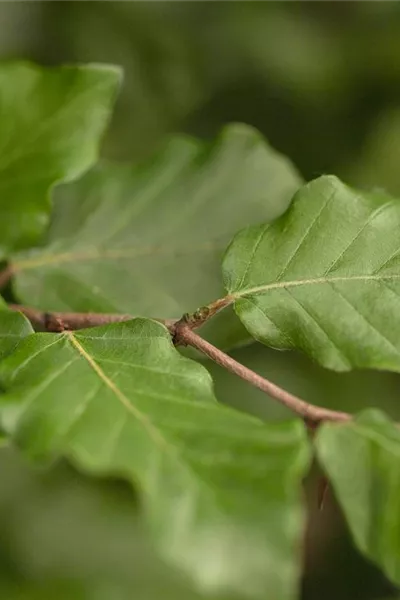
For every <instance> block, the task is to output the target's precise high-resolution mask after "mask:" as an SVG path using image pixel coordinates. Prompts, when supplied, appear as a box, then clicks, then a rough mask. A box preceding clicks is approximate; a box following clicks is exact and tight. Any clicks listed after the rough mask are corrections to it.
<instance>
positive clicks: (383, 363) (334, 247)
mask: <svg viewBox="0 0 400 600" xmlns="http://www.w3.org/2000/svg"><path fill="white" fill-rule="evenodd" d="M223 270H224V279H225V284H226V287H227V289H228V292H229V293H230V294H232V301H234V302H235V309H236V312H237V314H238V315H239V317H240V319H241V321H242V322H243V323H244V325H245V326H246V327H247V329H248V330H249V332H250V333H251V334H252V335H253V336H254V337H255V338H257V339H258V340H260V341H261V342H263V343H265V344H267V345H270V346H272V347H277V348H299V349H301V350H303V351H305V352H306V353H307V354H309V355H310V356H311V357H312V358H313V359H314V360H316V361H317V362H319V363H321V364H322V365H323V366H325V367H329V368H331V369H335V370H338V371H347V370H349V369H351V368H353V367H371V368H379V369H389V370H394V371H398V370H400V319H399V317H398V315H399V314H400V298H399V294H400V202H399V201H398V200H394V199H392V198H389V197H387V196H385V195H383V194H378V193H375V194H366V193H359V192H355V191H353V190H352V189H350V188H349V187H347V186H346V185H344V184H343V183H341V182H340V181H339V180H337V179H336V178H335V177H321V178H319V179H316V180H315V181H312V182H311V183H309V184H308V185H306V186H304V187H303V188H302V189H301V190H300V191H299V192H298V193H297V194H296V195H295V198H294V201H293V204H292V205H291V208H290V210H289V211H288V212H287V213H286V214H285V215H283V216H282V217H281V218H280V219H279V220H278V221H276V222H275V223H273V224H272V225H263V226H259V227H250V228H247V229H245V230H244V231H242V232H240V233H239V234H238V235H237V236H236V237H235V238H234V240H233V242H232V244H231V246H230V247H229V249H228V251H227V254H226V256H225V259H224V265H223Z"/></svg>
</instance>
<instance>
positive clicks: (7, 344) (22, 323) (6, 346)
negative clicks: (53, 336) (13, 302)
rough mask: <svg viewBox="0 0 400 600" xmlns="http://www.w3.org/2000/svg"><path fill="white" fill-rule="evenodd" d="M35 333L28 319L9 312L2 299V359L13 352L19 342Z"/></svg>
mask: <svg viewBox="0 0 400 600" xmlns="http://www.w3.org/2000/svg"><path fill="white" fill-rule="evenodd" d="M31 333H33V329H32V326H31V324H30V323H29V321H28V319H26V318H25V317H24V315H22V314H21V313H17V312H14V311H12V310H8V308H7V305H6V303H5V302H4V301H3V300H2V298H1V297H0V359H2V358H4V357H5V356H6V355H7V354H9V353H10V352H12V351H13V350H14V348H15V347H16V345H17V344H18V342H19V341H20V340H21V339H22V338H24V337H26V336H27V335H29V334H31Z"/></svg>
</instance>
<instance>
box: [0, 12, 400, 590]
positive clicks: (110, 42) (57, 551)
mask: <svg viewBox="0 0 400 600" xmlns="http://www.w3.org/2000/svg"><path fill="white" fill-rule="evenodd" d="M0 57H1V58H2V59H9V58H13V59H14V58H23V59H29V60H34V61H36V62H39V63H41V64H49V65H54V64H59V63H65V62H76V61H78V62H88V61H97V62H111V63H117V64H121V65H123V67H124V69H125V84H124V88H123V90H122V93H121V96H120V98H119V101H118V104H117V107H116V111H115V117H114V119H113V122H112V124H111V128H110V131H109V133H108V134H107V136H106V139H105V141H104V146H103V155H104V156H107V157H111V158H114V159H122V160H129V161H140V160H141V159H143V158H145V157H147V156H149V155H150V154H151V153H152V152H153V151H154V150H155V149H157V146H158V145H159V144H160V143H161V141H162V140H163V139H164V138H165V136H166V135H167V134H169V133H172V132H177V131H179V132H181V131H184V132H188V133H191V134H194V135H196V136H199V137H202V138H206V139H209V138H212V137H213V136H214V135H215V134H216V133H217V132H218V130H219V128H220V127H221V126H222V125H223V124H225V123H227V122H230V121H243V122H245V123H249V124H251V125H254V126H255V127H257V128H258V129H260V131H261V132H262V133H263V134H264V135H265V136H266V137H267V138H268V140H269V141H270V143H271V144H272V145H273V146H275V147H276V148H277V149H278V150H280V151H281V152H283V153H285V154H287V155H288V156H289V157H290V158H291V159H292V160H293V162H294V163H295V164H296V165H297V166H298V167H299V169H300V170H301V172H302V173H303V176H304V177H305V178H306V179H311V178H313V177H316V176H318V175H320V174H322V173H334V174H336V175H338V176H340V177H341V178H342V179H344V180H345V181H346V182H347V183H350V184H353V185H357V186H359V187H362V188H371V187H372V188H381V189H385V190H386V191H388V192H390V193H392V194H394V195H396V194H399V195H400V168H399V165H400V4H399V3H397V2H379V1H377V2H210V1H209V2H190V1H189V2H162V3H159V2H111V1H109V2H97V1H94V2H18V1H15V0H14V1H12V2H2V3H0ZM244 225H245V224H244ZM234 355H235V357H236V358H238V359H239V360H241V361H242V362H244V363H245V364H247V365H249V366H251V367H252V368H254V369H255V370H257V371H258V372H260V373H263V374H265V375H266V376H268V377H270V378H271V379H272V380H274V381H276V382H278V383H280V384H282V385H284V386H285V387H287V388H288V389H290V390H291V391H294V392H296V393H297V394H299V395H301V396H302V397H304V398H305V399H307V400H310V401H312V402H316V403H319V404H323V405H325V406H330V407H335V408H342V409H345V410H348V411H356V410H359V409H361V408H362V407H364V406H374V405H375V406H376V405H379V406H380V407H381V408H383V409H384V410H386V411H387V412H388V413H389V414H390V415H392V416H393V417H397V418H399V417H400V395H399V390H400V378H399V377H398V376H396V375H394V374H388V373H372V372H356V373H351V374H346V375H337V374H334V373H330V372H327V371H325V370H323V369H322V368H319V367H316V366H315V365H313V364H311V363H310V361H309V360H307V359H306V358H304V357H302V356H299V355H295V354H291V353H278V352H273V351H270V350H267V349H265V348H261V347H260V346H258V345H256V344H254V345H252V346H250V347H248V348H244V349H241V350H237V351H235V352H234ZM207 367H208V368H209V369H210V371H211V372H212V374H213V376H214V378H215V382H216V389H217V394H218V396H219V397H220V398H221V399H222V400H223V401H224V402H227V403H230V404H233V405H234V406H236V407H238V408H240V409H243V410H250V411H251V412H253V413H255V414H257V415H259V416H261V417H262V418H266V419H272V418H284V417H286V416H287V414H286V413H285V412H284V410H283V409H282V408H280V407H279V406H276V405H275V404H274V403H273V402H272V401H270V400H269V399H268V398H267V397H265V396H263V395H261V394H260V393H259V392H257V391H256V390H253V389H251V388H249V386H248V385H247V384H245V383H244V382H242V381H237V380H236V379H233V377H232V376H230V375H229V374H226V373H224V372H222V371H221V370H220V369H219V368H218V367H216V366H214V365H208V364H207ZM0 473H1V482H2V483H1V486H0V598H3V597H4V598H7V599H10V600H14V599H18V600H25V599H26V600H30V599H35V600H36V599H43V600H46V599H47V598H49V599H50V598H54V597H57V598H61V599H68V600H69V599H78V600H79V599H81V598H82V599H85V600H86V599H87V600H125V599H128V598H135V599H138V600H153V599H158V598H167V599H176V600H179V599H185V600H191V599H196V598H197V599H198V598H199V596H197V595H196V594H195V593H194V592H192V591H191V590H190V586H189V584H188V583H187V582H186V581H183V580H182V579H181V578H180V577H179V575H178V574H177V573H174V572H172V571H171V570H170V569H169V568H168V567H167V566H166V565H164V564H162V563H161V561H160V560H158V559H156V558H155V556H154V552H153V549H152V547H151V543H150V541H149V540H148V538H147V536H146V534H145V532H144V531H143V526H142V524H141V522H140V520H139V519H138V517H137V512H136V511H137V506H136V500H135V498H134V496H133V493H132V491H131V490H130V488H128V487H126V486H125V485H123V484H122V483H121V482H119V481H115V482H111V481H94V480H90V479H88V478H86V477H84V476H83V475H81V474H79V473H78V472H77V471H75V470H74V468H73V467H72V466H70V465H66V464H64V463H60V464H57V465H53V466H50V467H43V468H42V469H38V468H36V467H35V468H34V467H33V466H32V465H29V464H27V463H26V462H25V461H24V459H22V458H21V457H20V456H19V455H18V454H17V453H16V452H15V451H13V450H11V449H9V448H6V447H3V448H2V449H1V451H0ZM317 481H318V470H317V469H315V472H314V473H313V474H312V476H311V477H310V479H309V481H308V482H307V483H306V493H307V498H308V503H309V509H310V519H309V521H310V524H309V530H308V532H307V543H306V551H305V556H304V563H305V576H304V580H303V585H302V598H303V599H304V600H319V599H320V598H324V599H326V600H330V599H332V600H333V599H335V600H336V599H339V598H340V599H343V600H355V599H356V598H359V599H360V600H385V599H389V598H396V597H398V593H396V590H394V589H393V588H392V587H391V586H390V584H389V583H388V582H387V581H386V580H385V579H384V577H383V576H382V575H381V574H380V573H379V572H378V571H377V570H376V569H375V568H374V567H373V566H372V565H370V564H368V563H366V562H365V561H364V560H363V559H362V558H361V557H360V556H359V555H357V553H356V552H355V550H354V548H353V546H352V543H351V540H350V539H349V536H348V533H347V530H346V527H345V524H344V523H343V520H342V517H341V515H340V512H339V509H338V508H337V506H336V504H335V501H334V499H333V497H332V492H328V497H327V499H326V503H325V506H324V509H323V511H322V512H321V511H318V508H317V497H316V496H317V494H316V482H317ZM271 600H273V599H271Z"/></svg>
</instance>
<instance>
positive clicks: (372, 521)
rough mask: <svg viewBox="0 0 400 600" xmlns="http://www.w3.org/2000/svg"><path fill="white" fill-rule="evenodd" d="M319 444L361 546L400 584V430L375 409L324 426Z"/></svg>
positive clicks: (340, 501)
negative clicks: (344, 421) (347, 419)
mask: <svg viewBox="0 0 400 600" xmlns="http://www.w3.org/2000/svg"><path fill="white" fill-rule="evenodd" d="M316 447H317V452H318V457H319V460H320V461H321V464H322V465H323V467H324V469H325V471H326V473H327V475H328V477H329V479H330V481H331V483H332V486H333V488H334V490H335V493H336V496H337V498H338V501H339V503H340V505H341V507H342V508H343V511H344V514H345V516H346V519H347V522H348V525H349V528H350V530H351V533H352V535H353V537H354V541H355V543H356V545H357V547H358V549H359V550H360V551H361V552H362V553H363V554H364V555H365V556H367V557H368V558H369V559H371V560H373V561H374V562H375V563H376V564H378V565H379V566H380V567H381V568H382V569H383V570H384V572H385V573H386V575H387V576H388V577H389V578H390V579H391V580H392V581H393V582H394V583H396V584H397V585H400V510H399V505H400V431H399V429H398V427H396V425H395V424H394V423H393V422H392V421H390V420H389V419H388V418H387V417H386V416H385V415H384V414H383V413H381V412H379V411H377V410H369V411H365V412H364V413H362V414H360V415H358V416H357V417H356V419H354V420H353V421H350V422H349V423H346V424H344V425H337V424H336V425H335V424H329V423H327V424H324V425H322V426H321V429H320V430H319V432H318V435H317V439H316Z"/></svg>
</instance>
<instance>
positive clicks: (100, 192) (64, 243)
mask: <svg viewBox="0 0 400 600" xmlns="http://www.w3.org/2000/svg"><path fill="white" fill-rule="evenodd" d="M299 185H300V178H299V176H298V175H297V173H296V171H295V169H294V167H293V166H292V165H291V164H290V163H289V162H288V161H287V159H285V158H283V157H282V156H280V155H279V154H277V153H276V152H275V151H274V150H272V149H271V148H270V147H269V146H268V145H267V144H266V142H265V140H264V139H263V138H262V137H261V136H260V135H259V134H258V133H257V132H256V131H254V130H253V129H251V128H250V127H247V126H244V125H233V126H230V127H228V128H226V129H225V130H224V131H223V133H222V135H221V137H220V138H219V139H218V140H217V141H216V143H214V144H213V145H212V146H208V145H207V146H206V145H204V144H200V143H199V142H197V141H195V140H192V139H190V138H186V137H179V138H175V139H172V140H171V141H170V142H169V143H168V144H167V146H166V147H165V149H164V150H163V151H162V152H161V153H160V154H159V155H158V156H157V157H156V158H155V159H153V160H151V161H150V162H148V163H147V164H145V165H143V166H140V167H138V168H132V167H130V166H120V165H111V164H108V165H107V164H105V165H103V166H101V167H99V168H97V169H95V170H94V171H92V172H91V173H89V174H88V175H87V176H86V177H85V178H84V179H82V180H81V181H79V182H78V183H76V184H75V185H73V186H68V187H65V188H63V190H62V194H61V196H60V198H59V201H58V202H57V204H56V214H55V217H54V220H53V223H52V226H51V229H50V235H49V242H48V245H47V246H46V247H45V248H43V249H40V250H34V251H29V252H27V253H24V254H21V255H19V256H16V257H15V258H14V268H15V269H16V271H17V277H16V292H17V294H18V295H19V297H20V298H21V299H23V300H25V301H26V302H28V301H29V303H33V304H34V305H35V306H38V307H40V308H42V309H49V310H67V309H69V310H75V311H98V312H123V313H129V314H132V315H135V316H136V315H141V316H149V317H164V318H165V317H180V316H181V315H182V314H183V313H184V312H186V311H191V310H195V309H196V308H197V307H198V306H201V305H202V304H204V303H206V302H209V301H210V300H212V299H213V298H215V297H217V296H218V295H220V294H221V293H222V287H221V283H220V275H219V264H220V259H221V256H222V252H223V250H224V248H225V246H226V244H227V242H228V240H229V238H230V237H231V236H232V235H233V233H234V232H235V231H237V229H238V228H240V227H241V226H243V224H246V223H255V222H259V221H260V220H264V219H272V218H274V217H276V216H277V215H278V214H281V213H282V211H283V210H284V209H285V208H286V207H287V205H288V202H289V200H290V198H291V196H292V194H293V193H294V191H295V190H296V189H297V188H298V186H299ZM232 316H233V315H232ZM225 318H226V317H225ZM235 321H237V320H236V319H234V318H230V319H229V317H228V322H226V321H224V326H221V327H220V329H219V337H220V339H221V338H223V337H224V336H227V337H229V341H230V342H232V341H234V338H235V335H234V334H233V333H232V331H231V330H230V324H231V323H233V327H235V325H234V323H235ZM236 331H237V326H236ZM245 335H246V336H247V337H248V334H246V333H245Z"/></svg>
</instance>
